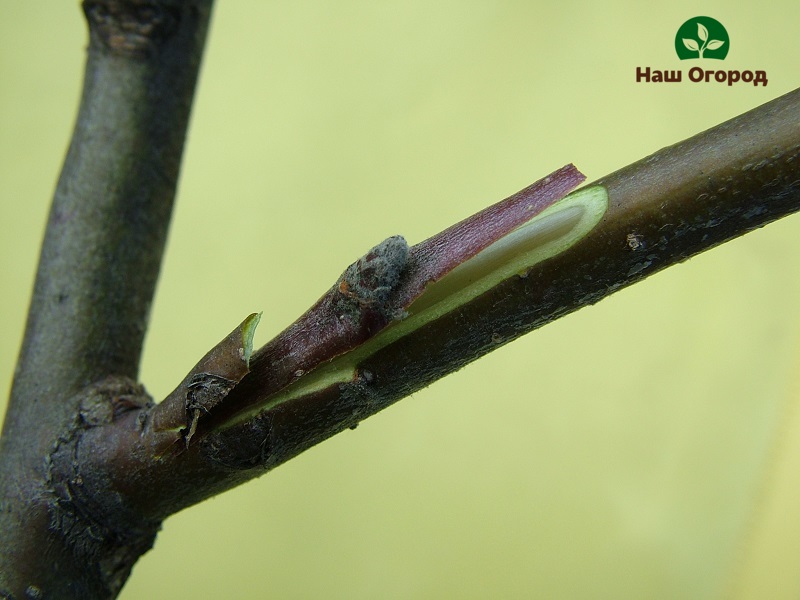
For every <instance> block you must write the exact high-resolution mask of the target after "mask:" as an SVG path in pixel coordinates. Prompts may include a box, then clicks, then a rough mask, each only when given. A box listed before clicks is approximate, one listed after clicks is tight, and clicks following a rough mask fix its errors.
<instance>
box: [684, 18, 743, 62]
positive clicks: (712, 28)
mask: <svg viewBox="0 0 800 600" xmlns="http://www.w3.org/2000/svg"><path fill="white" fill-rule="evenodd" d="M730 46H731V40H730V38H729V37H728V32H727V31H725V27H723V26H722V23H720V22H719V21H717V20H716V19H712V18H711V17H693V18H691V19H689V20H688V21H686V23H684V24H683V25H681V26H680V29H678V33H676V34H675V52H677V53H678V58H680V59H681V60H687V59H690V58H715V59H717V60H722V59H724V58H725V57H726V56H728V50H729V49H730Z"/></svg>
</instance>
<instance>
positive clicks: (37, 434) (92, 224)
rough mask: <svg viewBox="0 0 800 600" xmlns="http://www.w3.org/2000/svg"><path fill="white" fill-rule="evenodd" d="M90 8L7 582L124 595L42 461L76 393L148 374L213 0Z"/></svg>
mask: <svg viewBox="0 0 800 600" xmlns="http://www.w3.org/2000/svg"><path fill="white" fill-rule="evenodd" d="M83 8H84V12H85V14H86V18H87V21H88V23H89V33H90V42H89V48H88V58H87V64H86V74H85V80H84V88H83V96H82V99H81V105H80V111H79V114H78V118H77V123H76V126H75V130H74V133H73V138H72V141H71V143H70V147H69V151H68V153H67V157H66V160H65V163H64V167H63V171H62V174H61V177H60V179H59V181H58V185H57V188H56V191H55V196H54V199H53V204H52V208H51V212H50V217H49V221H48V224H47V229H46V232H45V238H44V243H43V247H42V252H41V256H40V262H39V269H38V272H37V276H36V283H35V288H34V292H33V298H32V301H31V307H30V312H29V316H28V323H27V327H26V331H25V337H24V341H23V345H22V350H21V353H20V357H19V362H18V366H17V371H16V374H15V378H14V384H13V388H12V394H11V399H10V402H9V407H8V413H7V415H6V419H5V423H4V429H3V436H2V441H1V442H0V443H1V444H2V445H1V446H0V461H2V462H1V463H0V464H2V465H3V468H2V471H0V503H2V506H1V507H0V508H1V510H0V532H2V539H3V542H2V544H0V591H2V590H5V591H6V593H14V594H16V595H19V597H22V596H21V594H22V592H23V591H24V590H25V589H26V588H28V587H31V586H32V587H31V589H34V590H35V589H44V588H47V587H48V585H59V586H61V587H60V588H59V590H60V591H57V590H56V589H52V588H51V591H50V593H46V594H45V596H47V597H66V595H65V594H66V592H65V591H64V590H70V592H69V594H71V595H74V596H78V597H91V596H95V595H98V594H101V595H102V593H116V591H115V590H114V589H112V588H114V586H117V587H118V586H119V585H121V581H120V579H121V580H122V581H124V576H126V575H127V573H126V571H125V568H124V566H120V564H121V563H120V564H114V565H109V564H106V565H104V566H102V567H98V568H95V569H87V568H86V565H84V564H73V562H74V560H73V559H74V557H73V555H72V554H71V553H70V552H69V551H68V550H67V549H66V548H65V547H64V546H63V544H62V543H61V541H60V540H59V532H57V531H56V532H53V531H50V529H51V528H52V527H51V526H52V523H49V522H48V515H47V509H46V504H47V497H48V494H49V493H50V490H48V489H46V476H47V474H46V473H45V467H44V465H45V460H44V459H45V457H46V456H48V455H49V453H51V451H52V448H53V447H54V444H56V445H57V444H58V443H59V440H60V439H63V438H64V437H65V435H66V436H67V437H68V435H69V434H66V433H65V432H67V431H68V430H69V429H70V425H71V424H73V425H74V422H75V419H76V418H78V417H76V414H77V403H78V402H79V399H78V398H77V397H76V394H78V393H79V392H80V391H81V390H83V389H84V388H85V387H86V386H87V385H88V384H91V383H93V382H96V381H98V380H100V379H103V378H107V377H109V376H114V377H116V378H117V382H118V383H119V381H122V378H135V377H136V375H137V372H138V366H139V356H140V352H141V348H142V342H143V338H144V334H145V329H146V324H147V319H148V313H149V308H150V303H151V300H152V297H153V292H154V288H155V283H156V279H157V277H158V272H159V266H160V263H161V256H162V251H163V248H164V243H165V239H166V235H167V228H168V225H169V220H170V215H171V211H172V204H173V198H174V195H175V189H176V184H177V180H178V171H179V167H180V161H181V155H182V151H183V144H184V138H185V134H186V127H187V124H188V120H189V111H190V107H191V103H192V97H193V94H194V88H195V84H196V80H197V74H198V69H199V65H200V58H201V54H202V50H203V45H204V42H205V37H206V31H207V28H208V22H209V17H210V11H211V0H159V1H150V2H142V1H139V0H87V1H86V2H84V4H83ZM120 385H122V387H123V388H124V387H125V386H126V385H127V384H124V383H123V384H120ZM115 386H116V388H118V387H119V385H117V384H114V385H111V386H110V387H111V388H112V389H116V388H115ZM134 404H136V402H134ZM61 533H63V532H61ZM42 561H49V564H50V565H51V568H50V569H42V568H41V565H42ZM111 562H114V561H113V560H112V561H111ZM128 568H129V567H128ZM104 569H105V571H106V573H100V571H102V570H104ZM87 571H95V573H93V576H95V577H97V578H99V579H95V580H94V581H90V580H88V579H87V578H86V575H85V573H86V572H87ZM111 571H115V573H114V574H113V576H109V575H108V573H110V572H111ZM47 572H50V575H49V577H48V576H44V575H43V574H44V573H47ZM82 573H84V574H82ZM42 577H44V579H42ZM104 577H105V580H103V578H104ZM89 579H90V578H89ZM15 590H16V591H15Z"/></svg>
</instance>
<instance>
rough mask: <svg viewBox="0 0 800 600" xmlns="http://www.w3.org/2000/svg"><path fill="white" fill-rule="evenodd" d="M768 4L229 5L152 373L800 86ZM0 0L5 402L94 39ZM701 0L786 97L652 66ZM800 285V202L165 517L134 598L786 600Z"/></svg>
mask: <svg viewBox="0 0 800 600" xmlns="http://www.w3.org/2000/svg"><path fill="white" fill-rule="evenodd" d="M755 6H756V5H751V4H747V3H746V4H738V5H733V4H732V3H731V2H727V1H726V2H722V1H712V2H706V3H703V4H702V5H698V4H697V3H696V2H687V1H676V2H671V3H663V6H657V5H652V4H646V3H642V2H633V1H619V0H618V1H614V2H606V3H595V4H589V3H585V2H583V3H579V2H570V1H566V2H558V3H556V2H549V3H542V2H538V3H537V2H530V1H516V2H510V1H509V2H491V1H488V0H487V1H483V2H474V1H461V2H454V1H439V2H432V3H431V2H421V1H404V2H396V1H391V2H367V1H363V2H353V1H338V2H324V1H308V2H305V1H301V2H275V1H270V2H264V1H258V2H257V1H249V2H245V1H239V2H220V3H219V4H218V6H217V7H216V11H215V15H214V20H213V25H212V30H211V35H210V39H209V45H208V47H207V53H206V57H205V63H204V66H203V71H202V76H201V81H200V86H199V90H198V96H197V101H196V104H195V109H194V113H193V117H192V125H191V130H190V132H189V140H188V148H187V153H186V156H185V158H184V169H183V174H182V180H181V184H180V190H179V198H178V201H177V208H176V212H175V215H174V220H173V224H172V230H171V235H170V239H169V246H168V250H167V255H166V260H165V263H164V267H163V270H162V275H161V280H160V283H159V287H158V292H157V295H156V298H155V303H154V306H153V313H152V327H151V330H150V333H149V335H148V338H147V345H146V348H145V356H144V362H143V368H142V380H143V381H144V382H145V384H146V385H147V387H148V389H149V391H150V392H151V393H152V394H153V396H154V397H155V398H157V399H159V398H162V397H163V396H164V395H165V394H166V393H168V392H169V391H170V390H171V389H172V387H173V386H174V385H175V384H177V383H178V382H179V380H180V379H181V378H182V377H183V375H184V374H185V373H186V372H187V371H188V370H189V369H190V368H191V367H192V366H193V365H194V363H195V362H196V360H197V359H198V358H199V357H200V356H201V355H202V354H204V353H205V351H206V350H207V349H208V348H210V347H211V345H212V344H214V343H215V342H217V341H218V340H219V339H220V338H221V337H222V336H224V335H225V334H227V333H228V332H229V331H230V330H231V329H232V328H233V327H235V326H236V325H237V324H238V323H239V322H240V321H241V319H242V318H243V317H244V316H245V315H247V314H248V313H250V312H253V311H258V310H263V311H264V318H263V319H262V324H261V328H260V330H259V333H258V336H257V342H258V343H263V342H265V341H267V340H268V339H269V338H270V337H271V336H272V335H274V334H275V333H277V332H278V331H280V330H281V329H282V328H283V327H285V326H286V325H288V324H289V323H290V322H291V321H292V320H293V319H294V318H295V317H296V316H298V315H299V314H300V313H301V312H302V311H303V310H305V308H307V307H308V306H309V305H310V304H311V303H312V302H313V301H314V300H315V299H316V298H317V297H318V296H319V295H320V294H321V293H322V292H323V291H324V290H325V289H327V288H328V287H329V286H330V285H331V284H332V283H333V281H334V280H335V278H336V277H337V276H338V274H339V273H340V272H341V271H342V270H343V268H344V267H345V266H346V265H348V264H349V263H350V262H352V261H353V260H355V259H356V258H358V257H359V256H360V255H361V254H362V253H363V252H364V251H365V250H366V249H368V248H369V247H371V246H372V245H373V244H375V243H376V242H378V241H380V240H382V239H383V238H385V237H387V236H389V235H392V234H396V233H401V234H403V235H405V236H406V238H407V239H408V240H409V242H411V243H416V242H418V241H420V240H422V239H424V238H426V237H428V236H429V235H431V234H433V233H435V232H437V231H439V230H440V229H443V228H444V227H446V226H448V225H450V224H451V223H453V222H455V221H457V220H460V219H461V218H463V217H465V216H467V215H469V214H472V213H473V212H475V211H477V210H479V209H481V208H483V207H484V206H486V205H487V204H490V203H492V202H494V201H496V200H499V199H502V198H504V197H506V196H508V195H510V194H511V193H513V192H515V191H517V190H518V189H520V188H522V187H524V186H525V185H527V184H528V183H530V182H532V181H534V180H536V179H538V178H539V177H541V176H543V175H545V174H547V173H549V172H550V171H552V170H554V169H556V168H558V167H560V166H562V165H563V164H565V163H567V162H574V163H575V164H576V165H577V166H578V167H579V168H581V169H582V170H583V171H584V172H585V173H586V174H587V175H588V177H589V180H592V179H596V178H598V177H601V176H603V175H605V174H607V173H609V172H611V171H613V170H616V169H618V168H620V167H623V166H625V165H626V164H628V163H630V162H633V161H635V160H637V159H639V158H641V157H643V156H646V155H647V154H650V153H652V152H654V151H656V150H658V149H659V148H661V147H663V146H665V145H668V144H672V143H674V142H677V141H680V140H682V139H684V138H686V137H689V136H690V135H692V134H694V133H697V132H699V131H701V130H704V129H706V128H708V127H711V126H713V125H715V124H717V123H719V122H721V121H724V120H726V119H728V118H731V117H733V116H735V115H737V114H740V113H742V112H744V111H746V110H748V109H751V108H753V107H755V106H758V105H760V104H762V103H764V102H766V101H768V100H771V99H773V98H775V97H777V96H779V95H782V94H784V93H786V92H788V91H790V90H791V89H793V88H794V87H796V86H797V85H798V81H800V78H799V77H798V75H800V52H798V50H799V48H798V42H797V40H798V23H800V4H798V3H797V2H796V1H794V0H793V1H788V0H787V1H780V2H772V3H761V4H759V5H757V9H756V8H755ZM0 8H1V9H2V13H1V14H2V19H0V175H1V180H2V189H0V195H1V196H0V197H1V198H2V204H1V205H0V211H1V212H0V215H1V217H2V218H0V227H2V230H1V231H2V234H1V235H0V273H2V289H3V292H2V296H0V299H1V301H2V305H0V306H1V308H2V310H0V319H1V320H2V321H1V323H2V331H3V335H2V338H0V388H2V390H3V392H4V394H3V396H2V398H1V399H0V409H2V408H3V407H4V403H5V397H6V391H7V390H8V389H9V388H10V382H11V377H12V374H13V369H14V361H15V358H16V353H17V351H18V348H19V344H20V340H21V336H22V331H23V325H24V319H25V313H26V306H27V302H28V299H29V294H30V289H31V285H32V281H33V274H34V269H35V264H36V258H37V252H38V250H37V248H38V245H39V243H40V239H41V233H42V227H43V225H44V223H45V219H46V215H47V209H48V204H49V197H50V194H51V193H52V190H53V187H54V184H55V179H56V177H57V173H58V170H59V167H60V163H61V160H62V157H63V154H64V151H65V148H66V144H67V141H68V138H69V134H70V130H71V126H72V122H73V118H74V115H75V111H76V107H77V101H78V95H79V90H80V80H81V75H82V68H83V50H84V47H85V44H86V34H85V29H84V24H83V21H82V16H81V13H80V10H79V7H78V3H77V2H18V1H15V0H0ZM698 14H704V15H709V16H712V17H714V18H716V19H717V20H719V21H721V22H722V23H723V24H724V25H725V26H726V27H727V30H728V33H729V35H730V39H731V48H730V53H729V54H728V57H727V59H726V60H725V62H724V63H719V62H717V61H706V64H705V65H704V66H706V67H707V68H723V67H724V68H726V69H740V70H745V69H751V70H755V69H761V70H765V71H767V74H768V77H769V85H768V86H767V87H753V86H752V85H748V84H738V85H735V86H733V87H728V86H726V85H719V84H708V85H705V84H703V85H701V84H694V83H690V82H688V81H684V82H683V83H680V84H666V83H664V84H643V83H638V84H637V83H636V82H635V69H636V67H637V66H650V67H651V68H658V69H683V70H684V77H685V73H686V72H687V71H688V69H689V68H690V67H691V66H694V65H695V64H697V63H687V62H684V63H681V62H680V61H678V59H677V57H676V56H675V51H674V45H673V42H674V35H675V32H676V31H677V29H678V27H679V26H680V25H681V24H682V23H683V22H684V21H686V20H687V19H689V18H691V17H694V16H697V15H698ZM798 126H800V124H798ZM209 273H212V274H213V277H214V278H215V279H219V280H222V281H225V282H226V285H224V286H216V287H212V288H210V289H209V288H205V287H204V286H203V285H202V281H204V280H207V279H208V274H209ZM798 274H800V217H797V216H793V217H789V218H787V219H784V220H783V221H781V222H778V223H775V224H773V225H770V226H769V227H767V228H766V229H763V230H760V231H757V232H754V233H752V234H750V235H748V236H746V237H745V238H742V239H739V240H736V241H734V242H732V243H729V244H726V245H724V246H722V247H720V248H717V249H715V250H713V251H711V252H709V253H706V254H704V255H702V256H700V257H697V258H694V259H692V260H691V261H689V262H688V263H684V264H683V265H680V266H678V267H675V268H672V269H669V270H668V271H667V272H664V273H661V274H658V275H656V276H653V277H652V278H650V279H648V280H647V281H646V282H644V283H642V284H640V285H637V286H634V287H633V288H630V289H627V290H624V291H622V292H620V293H618V294H615V295H614V296H613V297H612V298H610V299H608V300H605V301H603V302H601V303H600V304H599V305H596V306H593V307H591V308H586V309H584V310H582V311H580V312H578V313H575V314H573V315H570V316H568V317H566V318H564V319H562V320H560V321H558V322H556V323H554V324H552V325H550V326H548V327H546V328H544V329H542V330H539V331H537V332H534V333H532V334H530V335H528V336H526V337H524V338H522V339H520V340H518V341H516V342H514V343H512V344H510V345H508V346H506V347H504V348H502V349H500V350H498V351H497V352H495V353H493V354H492V355H490V356H488V357H486V358H484V359H483V360H481V361H478V362H477V363H475V364H473V365H471V366H469V367H467V368H466V369H464V370H463V371H461V372H459V373H458V374H455V375H452V376H450V377H448V378H446V379H445V380H443V381H440V382H438V383H436V384H435V385H433V386H431V387H430V388H428V389H426V390H424V391H422V392H419V393H417V394H415V395H414V396H413V397H411V398H408V399H406V400H404V401H402V402H400V403H399V404H397V405H395V406H393V407H392V408H390V409H388V410H386V411H385V412H383V413H381V414H380V415H378V416H376V417H374V418H372V419H369V420H368V421H366V422H365V423H363V424H362V425H361V426H360V427H359V428H358V429H357V430H356V431H354V432H347V433H345V434H342V435H340V436H337V437H336V438H333V439H331V440H329V441H327V442H326V443H324V444H322V445H321V446H318V447H316V448H314V449H312V450H310V451H309V452H307V453H305V454H304V455H302V456H300V457H299V458H297V459H295V460H293V461H291V462H290V463H288V464H287V465H284V466H282V467H280V468H279V469H277V470H276V471H274V472H272V473H270V474H268V475H267V476H265V477H263V478H261V479H260V480H258V481H255V482H252V483H250V484H248V485H246V486H243V487H241V488H238V489H236V490H234V491H232V492H229V493H227V494H224V495H223V496H220V497H218V498H215V499H213V500H211V501H208V502H205V503H204V504H202V505H200V506H197V507H194V508H192V509H190V510H188V511H185V512H183V513H181V514H179V515H177V516H175V517H173V518H171V519H169V520H168V521H167V522H166V523H165V525H164V529H163V532H162V533H161V535H160V536H159V538H158V540H157V542H156V545H155V548H154V549H153V550H152V551H151V552H150V553H148V554H147V555H146V556H145V557H144V558H143V559H142V560H141V561H140V562H139V564H138V565H137V566H136V568H135V569H134V572H133V575H132V577H131V579H130V580H129V582H128V584H127V586H126V588H125V590H124V591H123V593H122V596H121V598H122V599H123V600H134V599H145V598H147V599H151V598H198V599H203V598H221V597H222V598H263V597H272V598H323V597H324V598H329V599H333V598H347V599H361V598H364V599H366V598H378V597H380V598H426V599H427V598H431V599H434V598H436V599H439V598H530V597H542V598H545V597H546V598H615V599H619V598H645V597H646V598H718V597H721V596H726V597H739V598H765V597H768V598H797V597H798V595H800V575H799V574H798V573H800V570H798V568H797V565H798V559H800V442H799V441H798V440H800V316H798V310H797V309H798V306H800V278H798Z"/></svg>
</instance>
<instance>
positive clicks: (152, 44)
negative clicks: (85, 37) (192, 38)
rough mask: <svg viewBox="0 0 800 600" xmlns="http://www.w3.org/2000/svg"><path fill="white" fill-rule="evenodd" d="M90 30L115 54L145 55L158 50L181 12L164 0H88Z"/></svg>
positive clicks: (86, 7)
mask: <svg viewBox="0 0 800 600" xmlns="http://www.w3.org/2000/svg"><path fill="white" fill-rule="evenodd" d="M83 11H84V13H85V14H86V19H87V21H88V22H89V29H90V31H92V32H93V33H96V34H97V36H98V37H99V39H100V40H101V41H102V42H103V45H104V46H105V47H106V48H107V49H108V50H109V51H111V52H112V53H115V54H123V55H133V56H136V55H143V54H148V53H150V52H151V51H153V50H155V49H156V48H157V47H158V46H159V45H160V44H161V42H163V41H164V40H165V39H167V38H168V37H170V36H171V35H172V33H173V32H174V31H175V30H176V29H177V27H178V23H179V21H180V11H179V10H178V8H177V7H172V6H165V5H164V3H163V2H147V1H141V0H85V1H84V3H83Z"/></svg>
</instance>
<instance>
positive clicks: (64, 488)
mask: <svg viewBox="0 0 800 600" xmlns="http://www.w3.org/2000/svg"><path fill="white" fill-rule="evenodd" d="M68 402H69V403H70V404H71V405H72V406H74V409H75V418H74V419H73V421H72V423H71V424H70V426H69V428H68V429H67V430H66V431H65V432H64V433H63V434H62V435H61V436H59V438H58V440H56V442H55V443H54V444H53V448H52V450H51V451H50V453H49V454H48V455H47V456H46V457H45V464H44V467H45V473H46V485H47V494H48V497H47V502H48V510H49V513H50V528H51V529H52V530H53V531H57V532H59V533H60V534H61V535H63V536H64V538H65V539H66V540H67V542H68V544H69V546H70V547H71V548H72V551H73V553H74V555H75V557H76V558H77V559H78V560H80V561H82V562H85V563H86V564H87V565H93V568H96V569H97V571H98V572H97V573H96V575H97V579H98V580H99V581H102V582H103V585H104V586H105V587H106V589H107V591H108V592H109V594H113V596H116V594H117V592H118V591H119V589H120V588H121V587H122V584H123V583H124V582H125V580H126V579H127V577H128V574H129V573H130V570H131V568H132V567H133V564H134V563H135V562H136V559H137V558H138V557H139V556H141V554H143V553H144V552H146V551H147V550H148V549H149V548H151V547H152V545H153V542H154V541H155V536H156V533H157V532H158V530H159V529H160V527H161V522H160V521H152V520H148V519H143V518H141V517H140V516H138V515H137V514H136V512H135V511H133V510H131V509H130V508H128V507H127V505H126V502H125V498H124V497H123V496H122V495H121V494H120V493H119V492H118V491H117V490H115V489H113V487H112V485H111V483H110V481H109V478H108V474H107V473H106V472H104V471H103V470H102V469H97V468H96V467H97V465H90V466H89V467H88V468H87V467H86V464H85V463H86V461H85V459H86V456H83V455H85V454H86V451H84V452H83V455H82V453H81V441H82V438H83V435H84V434H85V433H86V432H87V431H89V430H92V429H95V428H98V427H104V426H107V425H113V423H114V421H115V420H116V419H117V418H118V417H119V416H120V415H122V414H124V413H126V412H129V411H131V410H140V411H141V414H142V415H144V414H145V412H146V410H147V409H149V408H151V407H152V406H153V401H152V399H151V398H150V396H149V395H148V394H147V392H146V391H145V389H144V387H143V386H141V385H139V384H138V383H136V382H135V381H133V380H131V379H128V378H127V377H108V378H106V379H104V380H102V381H100V382H97V383H95V384H92V385H90V386H88V387H87V388H86V389H85V390H83V391H82V392H80V393H79V394H77V395H76V396H74V397H73V398H72V399H71V400H69V401H68ZM138 426H141V421H139V425H138ZM109 597H112V596H109Z"/></svg>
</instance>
